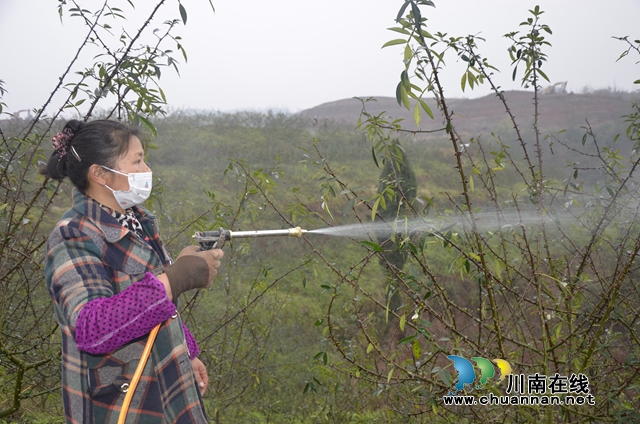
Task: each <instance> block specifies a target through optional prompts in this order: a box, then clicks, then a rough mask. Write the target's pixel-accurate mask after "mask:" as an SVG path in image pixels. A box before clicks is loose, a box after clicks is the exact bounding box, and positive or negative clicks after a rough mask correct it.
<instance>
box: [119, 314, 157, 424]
mask: <svg viewBox="0 0 640 424" xmlns="http://www.w3.org/2000/svg"><path fill="white" fill-rule="evenodd" d="M161 325H162V323H160V324H158V325H156V326H155V327H154V328H153V330H151V332H150V333H149V339H148V340H147V344H146V345H144V350H143V351H142V356H141V357H140V362H139V363H138V366H137V367H136V371H135V372H134V373H133V377H132V378H131V383H129V389H128V390H127V394H126V395H125V397H124V401H123V402H122V409H120V416H119V417H118V424H124V422H125V420H126V419H127V412H129V405H130V404H131V399H132V398H133V394H134V393H135V391H136V387H137V386H138V382H139V381H140V377H142V371H144V367H145V365H146V364H147V360H148V359H149V355H150V354H151V348H152V347H153V342H154V341H155V340H156V336H157V335H158V331H159V330H160V326H161Z"/></svg>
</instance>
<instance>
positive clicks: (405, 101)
mask: <svg viewBox="0 0 640 424" xmlns="http://www.w3.org/2000/svg"><path fill="white" fill-rule="evenodd" d="M400 96H401V98H402V104H403V105H404V107H406V108H407V110H410V109H411V101H410V100H409V95H408V94H407V90H406V89H405V88H404V84H402V83H401V84H400Z"/></svg>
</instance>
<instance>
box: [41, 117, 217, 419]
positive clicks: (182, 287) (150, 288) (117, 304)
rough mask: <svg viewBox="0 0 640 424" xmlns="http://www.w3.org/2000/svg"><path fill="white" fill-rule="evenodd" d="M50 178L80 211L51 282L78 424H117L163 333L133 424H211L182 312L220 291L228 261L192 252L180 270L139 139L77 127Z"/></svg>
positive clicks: (69, 406)
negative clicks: (188, 294)
mask: <svg viewBox="0 0 640 424" xmlns="http://www.w3.org/2000/svg"><path fill="white" fill-rule="evenodd" d="M52 141H53V145H54V152H53V154H52V155H51V158H50V159H49V162H48V163H47V165H46V167H45V168H44V169H42V170H41V173H42V174H44V175H46V176H48V177H51V178H53V179H56V180H62V179H63V178H64V177H69V179H70V180H71V182H72V183H73V184H74V186H75V188H74V190H73V203H72V207H71V209H70V210H69V211H67V212H66V213H65V214H64V215H63V216H62V218H61V220H60V222H59V223H58V224H57V226H56V227H55V229H54V230H53V232H52V233H51V235H50V236H49V240H48V244H47V256H46V261H45V278H46V282H47V287H48V289H49V292H50V293H51V296H52V298H53V303H54V307H55V312H56V317H57V320H58V322H59V324H60V329H61V331H62V395H63V402H64V409H65V414H66V417H67V422H70V423H112V422H113V423H115V422H117V420H118V415H119V413H120V409H121V408H120V407H121V405H122V402H123V399H124V397H125V394H124V393H125V392H126V391H127V390H128V387H129V382H130V379H131V377H132V375H133V373H134V371H135V369H136V366H137V365H138V362H139V359H140V356H141V354H142V351H143V348H144V346H145V343H146V341H147V339H148V334H149V332H150V330H151V329H152V328H154V327H155V326H156V325H157V324H159V323H162V324H161V327H160V330H159V332H158V335H157V338H156V340H155V343H154V344H153V350H152V352H151V355H150V357H149V360H148V362H147V364H146V366H145V368H144V372H143V374H142V378H141V379H140V382H139V384H138V386H137V388H136V389H135V392H134V396H133V398H132V401H131V405H130V408H129V412H128V415H127V422H136V423H205V422H207V420H206V418H205V413H204V407H203V404H202V398H201V394H203V393H204V391H205V390H206V387H207V384H208V378H207V374H206V369H205V367H204V365H203V364H202V362H201V361H200V360H199V359H198V358H197V355H198V353H199V352H198V345H197V343H196V342H195V340H194V338H193V336H192V335H191V333H190V332H189V330H188V329H187V328H186V327H185V326H184V324H183V323H182V320H181V319H180V316H179V314H178V311H177V299H178V297H179V296H180V294H181V293H183V292H185V291H187V290H191V289H198V288H206V287H210V286H211V283H212V280H213V278H214V276H215V275H216V270H217V268H218V267H219V266H220V259H221V258H222V256H223V254H222V251H221V250H220V249H215V250H210V251H204V252H199V251H198V249H197V247H196V246H189V247H187V248H185V249H184V250H183V251H182V252H181V253H180V255H179V256H178V258H177V259H176V261H175V262H172V261H171V258H170V256H169V255H168V253H167V252H166V250H165V249H164V247H163V245H162V242H161V240H160V236H159V234H158V228H157V220H156V218H155V216H153V215H152V214H151V213H150V212H149V211H148V210H146V209H145V208H143V207H141V206H140V203H142V202H144V200H146V199H147V198H148V197H149V194H150V193H151V175H152V174H151V170H150V169H149V167H148V166H147V165H146V163H145V162H144V150H143V148H142V144H141V142H140V139H139V133H138V131H136V130H135V129H132V128H129V127H127V126H125V125H123V124H121V123H119V122H115V121H109V120H96V121H92V122H88V123H83V122H80V121H75V120H74V121H70V122H68V123H67V125H66V126H65V127H64V129H63V130H62V131H61V132H60V133H58V134H57V135H56V136H55V137H53V139H52Z"/></svg>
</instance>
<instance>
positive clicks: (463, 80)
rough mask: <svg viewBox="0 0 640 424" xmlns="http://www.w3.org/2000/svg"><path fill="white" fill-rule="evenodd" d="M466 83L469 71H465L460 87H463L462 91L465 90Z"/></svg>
mask: <svg viewBox="0 0 640 424" xmlns="http://www.w3.org/2000/svg"><path fill="white" fill-rule="evenodd" d="M466 85H467V73H466V72H463V73H462V80H461V81H460V87H462V91H464V89H465V88H466Z"/></svg>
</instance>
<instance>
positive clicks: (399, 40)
mask: <svg viewBox="0 0 640 424" xmlns="http://www.w3.org/2000/svg"><path fill="white" fill-rule="evenodd" d="M406 42H407V40H404V39H402V38H396V39H395V40H391V41H387V42H386V43H384V44H383V45H382V47H380V48H381V49H384V48H385V47H389V46H397V45H398V44H404V43H406Z"/></svg>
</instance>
